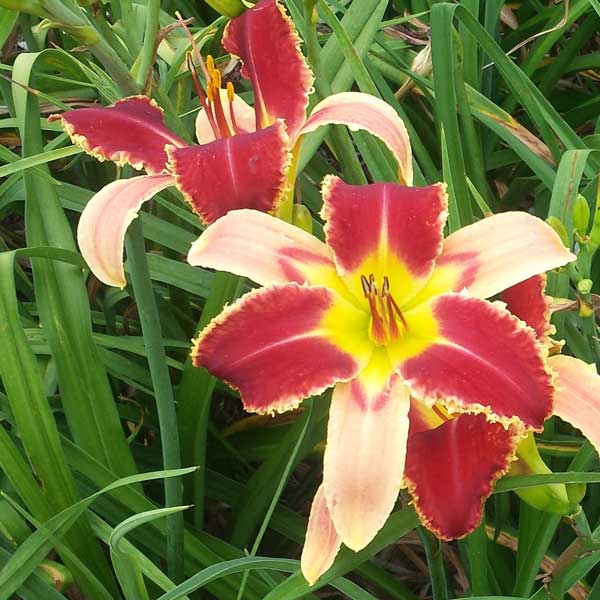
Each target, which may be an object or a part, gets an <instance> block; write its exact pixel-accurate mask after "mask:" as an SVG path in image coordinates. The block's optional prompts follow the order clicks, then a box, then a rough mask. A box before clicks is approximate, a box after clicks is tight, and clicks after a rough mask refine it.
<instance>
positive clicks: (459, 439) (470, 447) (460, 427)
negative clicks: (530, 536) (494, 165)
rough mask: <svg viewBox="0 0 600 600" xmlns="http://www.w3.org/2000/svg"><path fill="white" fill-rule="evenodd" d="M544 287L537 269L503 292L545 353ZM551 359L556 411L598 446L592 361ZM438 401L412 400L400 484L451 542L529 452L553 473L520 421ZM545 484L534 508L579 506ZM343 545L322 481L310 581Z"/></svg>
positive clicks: (310, 536) (599, 387)
mask: <svg viewBox="0 0 600 600" xmlns="http://www.w3.org/2000/svg"><path fill="white" fill-rule="evenodd" d="M467 229H469V228H467ZM451 237H452V236H451ZM448 239H450V238H448ZM545 285H546V276H545V275H535V276H533V277H530V278H529V279H527V280H525V281H523V282H521V283H518V284H516V285H514V286H511V287H509V288H508V289H506V290H504V291H503V292H502V294H501V296H500V297H501V299H502V301H503V302H505V303H506V308H507V309H508V310H510V312H511V313H512V314H514V315H515V316H517V317H519V318H520V319H521V320H522V321H523V322H525V323H527V325H529V327H531V329H532V330H533V331H534V332H535V335H536V337H537V339H538V342H539V344H538V347H539V348H541V350H542V352H544V353H547V352H550V353H556V352H557V351H559V350H560V347H561V344H560V343H557V342H555V341H554V340H553V339H552V338H550V335H552V334H553V333H554V332H555V328H554V326H553V325H551V323H550V300H549V298H548V297H546V296H545V293H544V291H545ZM548 365H549V366H550V368H551V372H552V376H553V382H554V386H555V394H554V402H553V406H552V415H556V416H559V417H560V418H561V419H563V420H565V421H567V422H569V423H571V424H572V425H573V426H575V427H577V428H579V429H581V431H582V432H583V433H584V435H585V436H586V437H587V438H588V439H589V440H590V442H591V443H592V444H593V445H594V447H595V448H596V449H597V450H598V451H600V426H599V423H600V420H599V417H600V376H598V374H597V372H596V368H595V366H594V365H588V364H586V363H584V362H583V361H581V360H579V359H577V358H573V357H570V356H562V355H557V354H554V355H553V356H551V357H550V358H549V359H548ZM440 404H443V403H438V404H436V405H434V406H433V407H428V406H426V405H425V404H424V403H423V402H418V401H415V400H414V399H413V400H411V408H410V412H409V422H410V426H409V432H408V443H407V456H406V466H405V473H404V483H403V487H407V488H408V491H409V492H410V494H411V496H412V498H413V505H414V507H415V509H416V511H417V513H418V515H419V518H420V520H421V522H422V523H423V525H425V526H426V527H427V528H428V529H430V530H431V531H433V533H435V534H436V536H438V537H439V538H440V539H443V540H452V539H457V538H461V537H464V536H465V535H467V534H469V533H471V532H472V531H473V530H474V529H475V528H476V527H477V525H478V524H479V523H480V521H481V517H482V514H483V507H484V503H485V500H486V499H487V498H488V497H489V496H490V494H491V493H492V490H493V487H494V483H495V482H496V481H497V480H498V479H499V478H500V477H501V476H503V475H504V474H506V473H507V472H508V471H509V470H510V473H511V474H514V475H518V474H528V470H527V469H528V465H527V464H522V463H524V457H525V456H527V458H528V459H529V460H531V459H534V460H536V459H537V461H539V463H540V465H538V467H539V466H541V467H542V468H543V467H545V469H543V472H547V473H550V472H551V471H550V470H549V469H548V468H547V467H546V466H545V465H544V464H543V461H541V458H540V457H539V454H538V453H537V449H536V447H535V442H534V441H533V438H532V436H531V433H529V434H528V435H527V436H526V437H525V438H523V428H522V427H518V426H516V425H515V424H512V425H510V426H509V427H507V428H504V427H502V425H501V424H500V423H496V422H489V421H488V420H487V419H486V418H485V417H484V416H483V415H481V414H458V415H456V414H454V415H451V414H448V413H447V412H446V411H445V410H444V409H443V406H441V405H440ZM548 416H551V415H548ZM515 459H517V460H516V462H513V461H515ZM511 463H512V464H511ZM543 487H544V488H546V487H549V488H550V489H543V490H536V488H525V489H526V495H525V497H524V500H525V501H530V499H531V497H532V495H531V492H532V491H534V490H535V491H538V492H544V493H542V494H539V497H536V500H537V502H536V504H535V506H536V507H537V508H539V509H540V510H550V511H551V512H554V511H557V512H560V513H561V514H564V512H565V511H568V510H569V509H571V510H572V509H574V508H575V507H576V504H577V502H578V501H579V499H580V498H581V496H582V493H583V490H581V489H580V487H579V486H573V487H574V488H575V487H577V488H578V489H573V490H570V489H567V488H566V486H564V485H554V484H553V485H552V486H543ZM573 493H574V494H575V495H576V496H577V499H575V500H574V499H573V498H572V495H573ZM541 502H542V503H544V505H543V506H542V505H540V503H541ZM341 543H342V540H341V537H340V535H339V534H338V532H337V531H336V528H335V525H334V523H333V520H332V518H331V513H330V511H329V508H328V506H327V502H326V498H325V493H324V486H323V484H322V485H321V486H320V487H319V488H318V490H317V493H316V494H315V497H314V500H313V504H312V507H311V513H310V518H309V523H308V528H307V533H306V540H305V544H304V549H303V553H302V562H301V564H302V571H303V573H304V575H305V577H306V579H307V580H308V581H309V583H311V584H312V583H314V582H315V581H316V580H317V579H318V578H319V577H320V576H321V575H322V574H323V573H325V572H326V571H327V570H328V569H329V567H331V565H332V564H333V561H334V559H335V556H336V555H337V553H338V551H339V549H340V547H341Z"/></svg>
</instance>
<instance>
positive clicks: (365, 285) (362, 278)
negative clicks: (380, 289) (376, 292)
mask: <svg viewBox="0 0 600 600" xmlns="http://www.w3.org/2000/svg"><path fill="white" fill-rule="evenodd" d="M360 282H361V283H362V288H363V292H364V293H365V298H368V297H369V294H370V293H371V286H370V284H369V282H368V280H367V278H366V277H365V276H364V275H361V276H360Z"/></svg>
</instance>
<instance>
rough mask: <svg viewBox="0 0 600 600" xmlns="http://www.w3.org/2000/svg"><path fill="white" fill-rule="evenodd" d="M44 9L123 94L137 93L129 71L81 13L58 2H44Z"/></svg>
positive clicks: (53, 0) (48, 0) (54, 0)
mask: <svg viewBox="0 0 600 600" xmlns="http://www.w3.org/2000/svg"><path fill="white" fill-rule="evenodd" d="M44 8H45V9H46V10H47V11H48V12H49V13H50V14H51V15H52V17H53V18H54V19H56V21H57V22H58V23H60V24H61V26H62V27H64V28H65V30H67V31H68V32H69V33H71V34H72V35H74V36H75V37H77V38H78V39H79V40H80V41H81V42H82V43H83V44H85V45H87V46H88V47H89V49H90V52H91V53H92V54H93V55H94V56H95V57H96V58H97V59H98V60H99V61H100V63H101V64H102V66H103V67H104V68H105V69H106V70H107V71H108V74H109V75H110V76H111V77H112V78H113V79H114V81H115V83H116V84H117V86H118V87H119V89H120V90H121V92H123V94H125V95H132V94H137V93H138V92H139V88H138V86H137V84H136V82H135V81H134V79H133V77H132V76H131V73H130V72H129V69H128V68H127V67H126V66H125V64H123V61H122V60H121V59H120V58H119V55H118V54H117V53H116V52H115V51H114V50H113V49H112V47H111V46H110V44H109V43H108V42H107V41H106V40H105V39H104V38H103V37H102V35H101V34H100V33H99V32H98V30H97V29H96V28H95V27H93V26H92V25H91V24H90V23H89V22H88V21H87V20H86V19H85V18H84V17H83V14H84V13H83V12H82V11H79V13H74V12H72V11H71V10H69V9H68V8H66V7H65V6H64V5H63V4H62V3H61V2H60V0H46V2H45V6H44Z"/></svg>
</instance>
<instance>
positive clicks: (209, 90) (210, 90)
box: [206, 83, 215, 103]
mask: <svg viewBox="0 0 600 600" xmlns="http://www.w3.org/2000/svg"><path fill="white" fill-rule="evenodd" d="M206 98H207V99H208V101H209V103H210V102H213V101H214V99H215V96H214V94H213V86H212V85H211V84H210V83H209V84H208V85H207V86H206Z"/></svg>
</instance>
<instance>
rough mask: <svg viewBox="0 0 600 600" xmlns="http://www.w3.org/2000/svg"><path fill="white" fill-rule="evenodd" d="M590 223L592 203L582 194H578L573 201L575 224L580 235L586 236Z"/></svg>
mask: <svg viewBox="0 0 600 600" xmlns="http://www.w3.org/2000/svg"><path fill="white" fill-rule="evenodd" d="M589 224H590V205H589V204H588V202H587V200H586V199H585V198H584V197H583V196H582V195H581V194H578V195H577V198H575V202H574V203H573V226H574V227H575V230H576V231H577V233H578V234H579V235H580V236H584V235H585V234H586V233H587V230H588V225H589Z"/></svg>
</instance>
